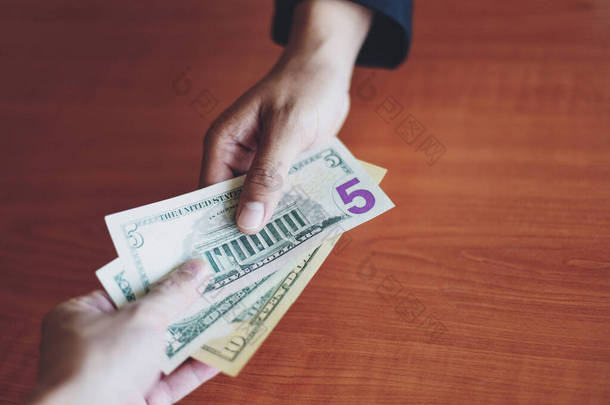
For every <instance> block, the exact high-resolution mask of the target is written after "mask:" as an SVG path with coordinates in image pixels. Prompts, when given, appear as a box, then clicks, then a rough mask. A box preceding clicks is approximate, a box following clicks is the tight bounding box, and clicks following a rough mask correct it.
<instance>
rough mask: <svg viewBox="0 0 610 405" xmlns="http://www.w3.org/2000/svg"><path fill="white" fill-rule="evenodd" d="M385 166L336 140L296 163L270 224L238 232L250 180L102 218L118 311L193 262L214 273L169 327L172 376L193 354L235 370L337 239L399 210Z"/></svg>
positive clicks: (103, 278)
mask: <svg viewBox="0 0 610 405" xmlns="http://www.w3.org/2000/svg"><path fill="white" fill-rule="evenodd" d="M384 174H385V169H382V168H380V167H377V166H374V165H371V164H367V163H364V162H359V161H357V160H356V159H355V158H354V156H352V154H351V153H350V152H349V150H348V149H347V148H346V147H345V146H344V145H343V144H342V143H341V142H340V141H339V140H338V139H336V138H334V139H332V140H331V141H330V142H329V143H327V144H325V145H322V146H320V147H318V148H316V149H315V150H311V151H308V152H306V153H304V154H302V155H301V156H299V158H298V159H297V160H296V162H295V163H294V165H293V166H292V168H291V170H290V172H289V174H288V176H287V177H286V178H285V179H283V181H282V182H281V184H278V187H281V189H282V193H283V194H282V198H281V201H280V203H279V204H278V207H277V209H276V210H275V212H274V214H273V217H272V218H271V220H270V221H269V222H268V224H267V225H266V226H265V227H264V228H263V229H262V230H261V231H260V232H259V233H257V234H255V235H245V234H243V233H241V232H240V231H239V230H238V229H237V226H236V224H235V210H236V208H237V203H238V200H239V196H240V192H241V186H242V184H243V181H244V176H241V177H237V178H234V179H231V180H227V181H225V182H222V183H218V184H215V185H213V186H210V187H206V188H203V189H200V190H197V191H193V192H191V193H188V194H184V195H181V196H178V197H174V198H170V199H168V200H164V201H159V202H156V203H153V204H149V205H145V206H142V207H138V208H134V209H130V210H127V211H122V212H119V213H116V214H112V215H108V216H107V217H106V224H107V226H108V230H109V232H110V236H111V237H112V241H113V243H114V245H115V247H116V250H117V253H118V258H117V259H115V260H113V261H111V262H110V263H108V264H107V265H105V266H104V267H102V268H101V269H99V270H98V271H97V273H96V274H97V277H98V278H99V280H100V282H101V283H102V285H103V286H104V289H105V290H106V291H107V292H108V294H109V295H110V297H111V298H112V300H113V301H114V303H115V305H116V306H117V307H122V306H123V305H126V304H127V303H129V302H130V301H134V300H137V299H138V298H140V297H142V296H143V295H144V294H146V293H147V292H148V291H149V290H150V288H151V287H152V285H153V284H154V283H155V282H157V281H158V280H160V279H161V278H162V277H163V276H165V275H166V274H168V273H169V272H171V271H172V269H175V268H176V267H177V266H178V265H180V264H181V263H183V262H185V261H187V260H189V259H191V258H201V259H203V260H205V261H206V262H207V263H208V264H209V266H210V268H211V269H212V271H213V275H212V277H211V279H210V281H209V282H208V283H207V284H206V285H205V286H204V287H203V288H201V290H200V291H199V293H200V296H201V298H200V299H198V301H197V302H196V303H195V304H194V305H193V306H192V307H191V308H189V310H188V311H187V312H186V313H184V314H182V315H181V316H180V317H179V319H176V320H175V322H173V323H172V325H171V326H170V327H169V328H168V330H167V334H166V340H167V344H166V350H165V354H166V357H167V359H166V362H165V365H164V368H163V371H164V372H165V373H170V372H171V371H172V370H174V369H175V368H176V367H178V366H179V365H180V364H181V363H182V362H183V361H184V360H186V359H187V358H188V357H194V358H196V359H198V360H200V361H202V362H204V363H206V364H208V365H210V366H213V367H216V368H218V369H220V370H221V371H222V372H224V373H225V374H228V375H231V376H236V375H237V374H238V373H239V372H240V370H241V369H242V368H243V366H244V365H245V364H246V363H247V362H248V360H249V359H250V358H251V357H252V356H253V355H254V353H255V352H256V350H257V349H258V347H260V345H261V343H262V342H263V341H264V340H265V338H266V337H267V336H268V335H269V333H270V332H271V330H273V328H274V327H275V325H277V323H278V322H279V320H280V319H281V318H282V316H283V315H284V314H285V313H286V311H287V310H288V308H290V305H292V303H293V302H294V301H295V300H296V299H297V297H298V296H299V294H300V293H301V291H303V289H304V288H305V286H306V285H307V283H309V281H310V280H311V278H312V277H313V276H314V274H315V273H316V271H317V270H318V268H319V267H320V266H321V265H322V263H323V262H324V260H325V259H326V257H327V256H328V255H329V253H330V252H331V250H332V249H333V246H334V245H335V243H336V242H337V240H338V238H339V237H340V235H341V234H342V233H343V232H345V231H348V230H349V229H351V228H354V227H356V226H358V225H360V224H362V223H364V222H366V221H368V220H370V219H372V218H374V217H376V216H378V215H380V214H382V213H384V212H385V211H387V210H389V209H390V208H392V207H393V206H394V204H393V203H392V202H391V201H390V199H389V198H388V197H387V196H386V195H385V193H384V192H383V191H382V190H381V189H380V188H379V187H378V184H379V182H380V181H381V179H382V177H383V176H384Z"/></svg>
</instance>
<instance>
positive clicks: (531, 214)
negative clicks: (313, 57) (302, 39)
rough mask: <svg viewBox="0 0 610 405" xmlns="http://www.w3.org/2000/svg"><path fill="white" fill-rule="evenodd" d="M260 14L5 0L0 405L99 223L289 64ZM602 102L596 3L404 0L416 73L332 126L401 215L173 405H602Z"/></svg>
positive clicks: (606, 354)
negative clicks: (235, 364)
mask: <svg viewBox="0 0 610 405" xmlns="http://www.w3.org/2000/svg"><path fill="white" fill-rule="evenodd" d="M272 6H273V5H272V2H271V1H269V0H267V1H264V2H254V1H250V0H240V1H237V0H232V1H224V0H223V1H217V2H212V1H183V2H162V1H154V2H109V1H101V0H95V1H91V2H85V3H82V2H77V1H72V0H58V1H54V2H46V1H40V0H28V1H23V0H6V1H3V2H2V3H1V4H0V55H1V56H0V58H1V63H0V73H1V74H0V131H1V134H2V135H1V136H2V147H1V152H0V153H1V159H0V161H1V164H2V170H1V172H0V179H1V186H2V191H1V197H0V201H1V208H2V215H1V216H0V224H1V226H2V228H1V229H2V234H1V236H0V241H1V243H0V271H1V272H2V273H1V277H0V328H1V330H2V332H1V333H0V402H2V403H8V404H16V403H19V402H20V401H22V400H23V398H24V397H25V395H26V394H27V392H28V390H29V389H30V388H31V386H32V384H33V381H34V379H35V373H36V364H37V356H38V353H37V345H38V341H39V327H40V319H41V317H42V316H43V314H44V313H45V312H47V311H48V310H49V309H50V308H52V307H53V306H54V305H55V304H57V303H59V302H60V301H62V300H65V299H67V298H69V297H71V296H74V295H78V294H82V293H85V292H87V291H89V290H92V289H95V288H98V287H99V285H98V283H97V280H96V279H95V277H94V270H95V269H97V268H98V267H100V266H101V265H103V264H104V263H106V262H107V261H109V260H110V259H112V258H113V257H114V256H115V252H114V249H113V246H112V243H111V241H110V238H109V237H108V234H107V231H106V229H105V225H104V220H103V217H104V215H106V214H109V213H112V212H116V211H119V210H123V209H126V208H131V207H135V206H138V205H142V204H145V203H149V202H153V201H156V200H160V199H164V198H168V197H171V196H174V195H177V194H181V193H184V192H187V191H190V190H193V189H194V188H195V187H196V185H197V180H198V172H199V165H200V159H201V145H202V138H203V135H204V133H205V131H206V129H207V128H208V126H209V125H210V123H211V122H212V120H213V119H214V118H215V117H216V116H217V115H218V114H219V113H220V112H221V111H222V110H223V109H224V108H226V107H227V106H228V105H229V104H230V103H231V102H232V101H233V100H234V99H235V98H237V97H238V96H239V95H240V94H241V93H242V92H244V91H245V90H246V89H247V88H248V87H249V86H251V85H252V84H253V83H255V81H256V80H258V79H259V78H260V77H261V76H262V75H263V74H265V73H266V72H267V71H268V69H269V68H270V67H271V65H272V64H273V62H274V60H275V59H276V58H277V57H278V55H279V54H280V52H281V48H280V47H278V46H276V45H274V44H273V43H272V42H271V40H270V37H269V32H270V20H271V15H272V10H273V7H272ZM185 71H187V75H188V79H189V80H190V83H191V86H190V88H184V87H176V86H173V82H174V80H175V79H176V78H177V77H179V75H181V74H183V72H185ZM609 92H610V3H608V2H607V1H602V0H578V1H577V0H573V1H550V0H549V1H540V0H538V1H531V0H512V1H502V2H500V1H495V2H490V1H484V0H476V1H475V0H466V1H462V2H455V1H448V0H447V1H445V0H443V1H427V2H424V1H421V2H417V4H416V11H415V28H414V41H413V47H412V50H411V54H410V57H409V60H408V62H407V63H406V64H404V65H403V66H402V67H400V68H399V69H397V70H395V71H387V70H373V69H363V68H359V69H357V71H356V73H355V75H354V84H353V87H352V109H351V112H350V116H349V118H348V120H347V122H346V124H345V126H344V128H343V129H342V131H341V133H340V137H341V138H342V139H343V141H344V142H345V143H346V145H347V146H348V147H349V148H351V150H352V151H353V152H354V154H355V155H356V156H357V157H359V158H361V159H363V160H366V161H370V162H372V163H375V164H378V165H381V166H384V167H386V168H388V169H389V173H388V175H387V177H386V178H385V180H384V181H383V183H382V187H383V188H384V190H385V191H386V192H387V194H388V195H389V196H390V197H391V198H392V199H393V201H394V202H395V203H396V205H397V208H395V209H393V210H392V211H390V212H389V213H387V214H386V215H383V216H381V217H380V218H377V219H375V220H374V221H372V222H371V223H368V224H366V225H365V226H362V227H360V228H358V229H356V230H354V231H353V232H350V233H349V234H348V237H347V238H346V239H349V243H346V244H345V245H343V247H342V249H341V254H332V255H331V256H330V257H329V259H328V260H327V262H326V263H325V265H324V266H323V268H322V269H321V270H320V271H319V273H318V274H317V275H316V277H315V278H314V279H313V280H312V282H311V284H310V285H309V286H308V288H307V289H306V290H305V291H304V293H303V295H302V296H301V298H300V299H299V300H298V301H297V302H296V303H295V305H294V306H293V307H292V308H291V310H290V311H289V312H288V313H287V315H286V317H285V318H284V319H283V320H282V322H281V323H280V324H279V325H278V327H277V329H276V330H275V331H274V332H273V333H272V335H271V336H270V337H269V339H268V340H267V341H266V342H265V343H264V345H263V346H262V348H261V349H260V351H259V352H258V353H257V354H256V356H255V357H254V358H253V359H252V361H251V362H250V363H249V364H248V365H247V366H246V368H245V369H244V371H243V372H242V374H241V375H240V376H239V377H238V378H236V379H233V378H230V377H227V376H218V377H217V378H215V379H214V380H212V381H211V382H209V383H207V384H205V385H204V386H202V387H201V388H200V389H198V390H197V391H196V392H194V393H193V394H192V395H191V396H189V397H188V398H187V399H185V400H184V401H183V402H182V403H184V404H206V403H210V404H220V403H252V404H263V403H265V404H269V403H316V404H317V403H337V404H353V403H362V404H399V403H400V404H403V403H411V404H424V403H425V404H427V403H438V404H449V403H469V404H470V403H478V404H500V403H506V404H517V403H519V404H526V403H527V404H533V403H536V404H537V403H548V404H607V403H610V248H609V247H610V187H609V184H610V114H609V110H610V109H609V107H610V97H609ZM197 100H199V102H198V101H197ZM405 120H408V121H405ZM413 120H415V121H413ZM405 122H407V123H414V122H415V123H419V124H418V125H421V126H422V127H424V128H425V132H424V133H423V135H421V136H423V137H425V138H420V139H429V140H436V141H437V142H440V143H441V144H442V145H443V147H444V150H445V153H444V154H443V155H442V156H440V158H439V159H438V160H437V161H436V162H435V163H434V164H432V165H430V164H429V163H430V161H431V156H430V155H429V154H428V155H427V154H426V152H427V151H429V149H426V148H423V147H422V146H421V145H419V146H418V142H419V141H417V142H411V141H412V138H411V137H410V135H409V133H408V132H405V131H407V130H406V129H405V128H406V126H405V125H406V124H403V123H405ZM409 128H413V127H412V126H411V127H409ZM428 136H434V138H428ZM409 142H411V144H409ZM422 148H423V149H422ZM418 149H419V150H418Z"/></svg>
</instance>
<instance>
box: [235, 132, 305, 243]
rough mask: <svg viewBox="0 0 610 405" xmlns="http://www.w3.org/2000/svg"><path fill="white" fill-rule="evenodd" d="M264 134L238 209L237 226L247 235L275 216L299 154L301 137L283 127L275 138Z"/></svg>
mask: <svg viewBox="0 0 610 405" xmlns="http://www.w3.org/2000/svg"><path fill="white" fill-rule="evenodd" d="M278 132H279V133H278ZM282 132H284V133H282ZM265 135H266V136H263V137H261V143H260V145H259V148H258V150H257V151H256V155H255V156H254V160H253V161H252V165H251V166H250V169H249V170H248V174H247V175H246V180H245V182H244V186H243V188H242V194H241V196H240V198H239V206H238V208H237V226H238V227H239V229H240V230H241V231H242V232H244V233H247V234H255V233H257V232H258V231H260V230H261V229H262V228H263V226H264V225H265V224H266V223H267V221H268V220H269V219H270V218H271V216H272V215H273V211H274V210H275V207H276V206H277V203H278V202H279V200H280V197H281V196H282V186H283V185H284V179H285V178H286V176H287V175H288V170H289V169H290V166H291V164H292V162H293V160H294V159H295V158H296V156H297V155H298V153H299V152H300V142H298V138H296V137H295V136H294V134H288V133H286V131H285V129H284V128H281V129H278V130H277V131H275V133H274V134H273V136H271V134H269V133H268V134H265Z"/></svg>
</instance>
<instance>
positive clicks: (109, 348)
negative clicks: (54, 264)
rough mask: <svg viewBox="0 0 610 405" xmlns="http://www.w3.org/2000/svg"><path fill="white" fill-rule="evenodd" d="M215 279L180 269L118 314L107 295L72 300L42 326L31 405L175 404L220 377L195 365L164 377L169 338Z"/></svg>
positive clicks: (199, 270) (196, 263)
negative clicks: (172, 327)
mask: <svg viewBox="0 0 610 405" xmlns="http://www.w3.org/2000/svg"><path fill="white" fill-rule="evenodd" d="M209 274H210V271H209V270H208V268H207V266H206V265H205V264H204V262H202V261H201V260H192V261H190V262H187V263H185V264H183V265H182V266H180V267H179V268H178V269H176V270H175V271H174V272H172V273H171V274H170V275H169V276H168V277H166V278H165V279H163V280H162V281H161V282H160V283H159V284H157V285H156V286H155V287H154V288H153V289H152V290H151V292H150V293H149V294H148V295H147V296H146V297H143V298H142V299H140V300H138V301H137V302H134V303H131V304H129V305H127V306H125V307H124V308H122V309H120V310H119V311H117V310H116V309H115V308H114V307H113V305H112V302H111V301H110V298H109V297H108V296H107V295H106V294H105V293H104V292H102V291H99V290H98V291H94V292H92V293H90V294H88V295H85V296H82V297H77V298H73V299H71V300H69V301H66V302H64V303H62V304H60V305H59V306H57V307H56V308H55V309H53V310H52V311H51V312H50V313H49V314H48V315H47V316H46V317H45V319H44V321H43V330H42V343H41V348H40V352H41V353H40V365H39V373H38V374H39V375H38V383H37V386H36V389H35V391H34V394H33V395H32V398H31V399H30V401H29V403H30V404H66V405H68V404H104V405H107V404H126V405H127V404H173V403H174V402H176V401H178V400H179V399H180V398H182V397H184V396H185V395H187V394H188V393H190V392H191V391H193V390H194V389H195V388H197V387H198V386H199V385H201V384H203V383H204V382H205V381H207V380H209V379H210V378H212V377H213V376H215V375H216V374H217V373H218V370H216V369H213V368H211V367H209V366H206V365H204V364H203V363H199V362H198V361H196V360H194V359H189V360H188V361H187V362H185V363H184V364H183V365H181V366H180V367H179V368H178V369H177V370H175V371H174V372H173V373H171V374H170V375H168V376H163V375H162V374H161V371H160V370H161V365H162V363H163V360H164V358H165V356H164V351H165V347H164V345H165V339H164V337H165V332H166V330H167V327H168V326H169V324H170V323H171V322H172V321H174V320H175V319H176V317H177V316H178V315H179V314H181V313H182V312H183V311H185V310H186V309H187V308H188V307H189V306H190V305H191V304H192V303H193V302H194V301H195V300H196V299H197V297H198V296H199V295H198V293H197V289H198V288H200V287H201V285H202V284H204V283H207V278H208V276H209Z"/></svg>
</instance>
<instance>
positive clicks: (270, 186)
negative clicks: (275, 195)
mask: <svg viewBox="0 0 610 405" xmlns="http://www.w3.org/2000/svg"><path fill="white" fill-rule="evenodd" d="M247 182H248V183H250V184H255V185H257V186H259V187H261V188H263V189H264V190H265V191H267V192H273V191H276V190H279V189H281V188H282V185H283V178H282V175H281V174H280V172H279V168H278V165H276V164H274V163H272V162H268V163H266V164H264V165H258V166H255V167H253V168H251V169H250V171H249V172H248V178H247Z"/></svg>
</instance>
